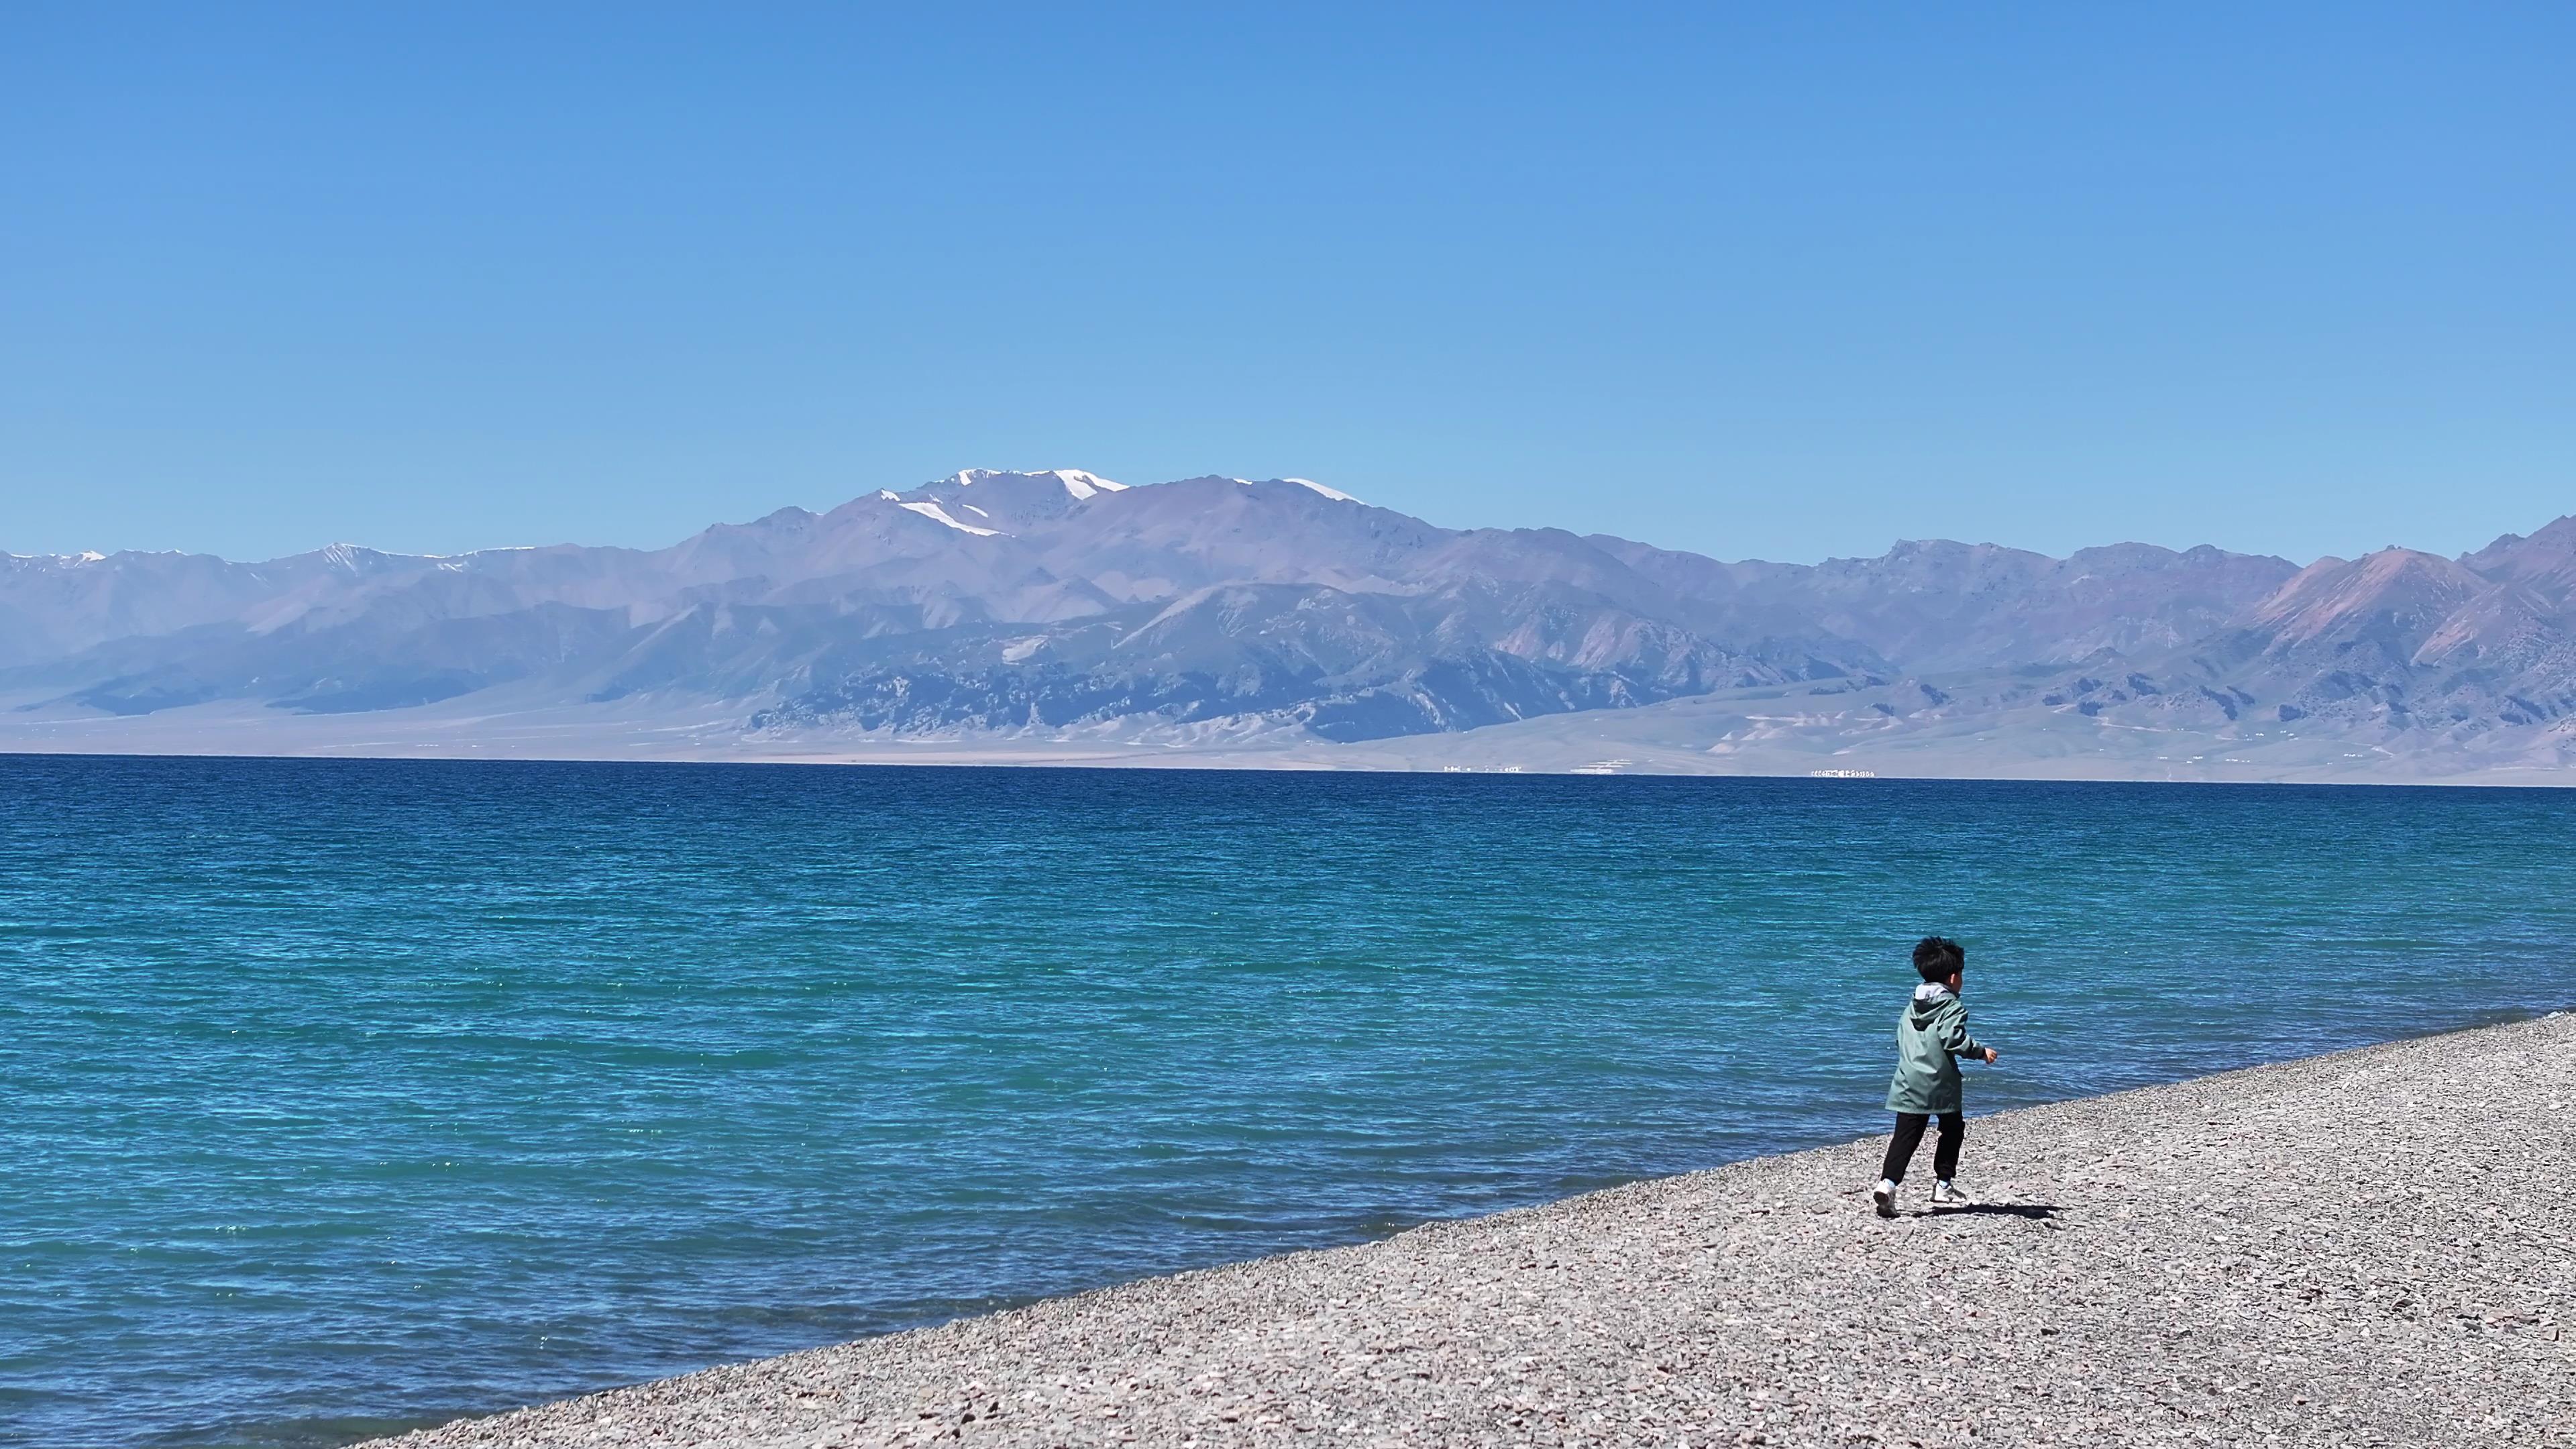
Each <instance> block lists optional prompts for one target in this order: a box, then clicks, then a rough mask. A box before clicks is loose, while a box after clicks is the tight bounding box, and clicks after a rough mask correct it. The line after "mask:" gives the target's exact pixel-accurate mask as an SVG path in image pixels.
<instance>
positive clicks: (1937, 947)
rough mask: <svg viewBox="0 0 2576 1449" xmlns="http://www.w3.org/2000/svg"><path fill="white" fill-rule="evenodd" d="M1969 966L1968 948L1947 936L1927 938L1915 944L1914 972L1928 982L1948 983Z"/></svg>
mask: <svg viewBox="0 0 2576 1449" xmlns="http://www.w3.org/2000/svg"><path fill="white" fill-rule="evenodd" d="M1967 965H1968V948H1967V947H1965V946H1962V945H1960V944H1959V943H1958V942H1956V941H1953V940H1951V939H1950V938H1949V937H1947V936H1926V937H1924V938H1923V939H1922V940H1920V941H1917V942H1915V943H1914V970H1915V973H1916V974H1917V975H1920V976H1921V977H1922V978H1923V979H1924V980H1926V981H1947V980H1949V979H1950V977H1951V976H1952V975H1953V974H1954V973H1956V972H1959V971H1962V970H1965V969H1966V968H1967Z"/></svg>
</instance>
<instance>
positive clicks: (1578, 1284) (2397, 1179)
mask: <svg viewBox="0 0 2576 1449" xmlns="http://www.w3.org/2000/svg"><path fill="white" fill-rule="evenodd" d="M2570 1093H2576V1015H2571V1014H2569V1013H2567V1012H2563V1011H2562V1012H2557V1013H2553V1014H2551V1015H2547V1016H2542V1017H2537V1018H2530V1019H2525V1020H2520V1021H2515V1022H2510V1023H2507V1024H2502V1025H2494V1026H2485V1027H2477V1028H2472V1029H2469V1030H2466V1031H2460V1032H2453V1033H2449V1034H2446V1035H2438V1036H2431V1037H2419V1038H2414V1039H2410V1040H2404V1041H2397V1042H2390V1043H2385V1044H2381V1045H2377V1046H2368V1047H2362V1048H2357V1049H2354V1050H2349V1051H2343V1052H2337V1053H2333V1054H2329V1055H2325V1056H2318V1057H2308V1058H2303V1059H2298V1060H2293V1061H2286V1062H2277V1063H2271V1064H2267V1065H2263V1066H2256V1067H2249V1068H2245V1069H2242V1070H2238V1071H2232V1072H2224V1073H2219V1074H2216V1075H2213V1076H2207V1077H2200V1078H2195V1079H2191V1080H2187V1081H2183V1082H2178V1083H2173V1084H2169V1085H2164V1086H2156V1087H2147V1088H2142V1089H2138V1090H2134V1091H2128V1092H2121V1093H2116V1094H2113V1095H2109V1096H2102V1097H2091V1098H2083V1099H2078V1100H2075V1101H2069V1102H2061V1103H2055V1104H2051V1105H2048V1106H2042V1107H2033V1108H2027V1109H2022V1110H2017V1111H2012V1112H2005V1113H1999V1114H1995V1115H1992V1116H1988V1117H1981V1118H1978V1119H1976V1121H1975V1122H1974V1123H1973V1124H1972V1127H1971V1132H1970V1147H1969V1156H1968V1159H1967V1169H1968V1170H1967V1171H1966V1172H1964V1173H1963V1178H1964V1179H1965V1180H1966V1181H1968V1182H1969V1183H1971V1184H1972V1185H1973V1186H1974V1187H1975V1188H1976V1189H1978V1193H1979V1196H1980V1197H1981V1198H1982V1199H1983V1205H1982V1207H1981V1208H1980V1209H1979V1210H1978V1211H1975V1212H1971V1213H1944V1214H1930V1213H1928V1209H1927V1207H1926V1203H1925V1199H1924V1190H1925V1188H1926V1187H1927V1186H1928V1184H1926V1183H1923V1182H1920V1181H1917V1182H1912V1183H1909V1185H1908V1195H1907V1198H1906V1200H1905V1203H1904V1206H1905V1209H1906V1214H1905V1215H1904V1216H1901V1217H1900V1218H1899V1219H1898V1220H1897V1221H1895V1222H1893V1223H1885V1222H1880V1221H1878V1220H1877V1219H1876V1218H1874V1217H1873V1216H1871V1215H1870V1213H1869V1211H1868V1208H1867V1204H1866V1199H1865V1196H1864V1189H1865V1187H1866V1184H1867V1183H1868V1181H1869V1180H1870V1179H1871V1178H1872V1177H1873V1176H1874V1175H1875V1171H1874V1165H1875V1160H1876V1152H1877V1148H1878V1144H1879V1143H1880V1142H1881V1141H1883V1140H1884V1139H1863V1140H1861V1141H1858V1142H1852V1143H1846V1144H1842V1145H1838V1146H1832V1147H1824V1148H1818V1149H1813V1150H1810V1151H1805V1152H1797V1153H1791V1154H1787V1155H1783V1156H1775V1157H1763V1158H1755V1159H1751V1160H1748V1161H1744V1162H1739V1163H1734V1164H1731V1165H1728V1166H1725V1167H1720V1168H1717V1169H1714V1170H1711V1171H1707V1172H1701V1173H1694V1174H1690V1175H1687V1176H1682V1177H1674V1178H1663V1179H1655V1180H1649V1181H1644V1182H1638V1183H1633V1184H1630V1185H1628V1186H1625V1187H1620V1188H1614V1189H1610V1190H1607V1191H1603V1192H1597V1193H1591V1194H1586V1195H1584V1196H1580V1197H1575V1198H1569V1199H1565V1200H1563V1201H1560V1202H1556V1203H1552V1204H1548V1205H1546V1206H1542V1207H1536V1208H1528V1209H1522V1210H1519V1211H1514V1212H1507V1213H1502V1214H1498V1215H1495V1216H1491V1217H1484V1218H1471V1219H1463V1220H1456V1221H1448V1222H1439V1223H1433V1224H1429V1225H1427V1226H1424V1227H1421V1228H1417V1229H1414V1230H1411V1231H1408V1232H1405V1233H1401V1234H1398V1235H1396V1236H1395V1237H1392V1238H1389V1239H1384V1240H1381V1241H1377V1242H1371V1243H1365V1244H1360V1245H1357V1246H1353V1247H1346V1248H1337V1249H1330V1250H1325V1251H1320V1252H1306V1253H1292V1254H1287V1255H1283V1256H1279V1257H1273V1258H1264V1259H1258V1260H1254V1261H1252V1262H1247V1263H1238V1264H1234V1265H1230V1266H1227V1267H1222V1268H1214V1269H1208V1270H1204V1271H1200V1272H1193V1273H1184V1274H1180V1275H1177V1276H1174V1277H1168V1278H1153V1279H1146V1280H1143V1281H1140V1282H1135V1283H1129V1284H1126V1285H1123V1286H1120V1287H1115V1288H1108V1289H1102V1290H1099V1291H1096V1292H1091V1293H1085V1294H1079V1295H1076V1296H1073V1297H1068V1298H1059V1299H1050V1300H1046V1301H1043V1302H1040V1303H1037V1304H1033V1305H1031V1306H1029V1307H1026V1308H1020V1309H1014V1310H1010V1311H1007V1312H1003V1313H997V1314H992V1315H987V1316H983V1317H978V1318H970V1319H965V1320H961V1321H958V1322H954V1323H950V1324H947V1325H943V1326H940V1327H936V1328H928V1329H921V1330H916V1331H913V1332H908V1333H899V1334H893V1335H888V1336H885V1337H881V1338H873V1339H864V1340H859V1341H857V1342H853V1343H848V1344H842V1345H839V1346H836V1347H830V1348H822V1349H815V1350H811V1351H808V1352H804V1353H797V1354H790V1355H787V1356H785V1357H782V1358H775V1359H766V1360H761V1361H758V1362H754V1363H748V1364H738V1365H731V1366H727V1367H723V1368H716V1369H710V1370H707V1371H704V1372H701V1373H696V1374H691V1375H687V1376H685V1377H681V1378H675V1379H667V1380H661V1381H658V1382H655V1383H649V1384H642V1385H637V1386H635V1387H632V1388H626V1389H619V1390H615V1391H612V1392H609V1393H604V1394H596V1395H591V1396H589V1397H585V1398H579V1399H572V1400H566V1401H563V1402H559V1403H554V1404H549V1405H544V1406H540V1407H537V1408H533V1409H527V1410H521V1411H517V1412H513V1413H508V1414H502V1415H498V1416H494V1417H491V1418H484V1419H469V1420H459V1421H457V1422H455V1423H451V1424H448V1425H445V1426H442V1427H439V1428H436V1429H428V1430H422V1431H418V1432H415V1433H413V1434H409V1435H405V1436H402V1437H400V1438H398V1439H392V1440H382V1441H374V1442H377V1443H380V1444H400V1445H402V1446H405V1449H467V1446H499V1445H505V1444H507V1445H529V1446H553V1445H574V1444H581V1445H597V1444H609V1445H620V1444H646V1443H650V1444H657V1445H674V1444H726V1445H787V1444H798V1445H810V1444H828V1445H849V1446H857V1445H895V1444H916V1443H926V1442H930V1441H931V1440H933V1439H934V1438H950V1439H952V1441H953V1442H965V1443H988V1444H1010V1445H1040V1444H1112V1443H1128V1442H1138V1443H1179V1442H1183V1441H1184V1440H1185V1439H1189V1438H1195V1439H1196V1440H1198V1441H1199V1442H1202V1443H1227V1444H1235V1443H1244V1444H1250V1443H1285V1442H1292V1441H1294V1440H1296V1439H1297V1436H1299V1435H1303V1434H1308V1433H1313V1434H1316V1435H1318V1436H1320V1437H1319V1438H1316V1439H1307V1440H1303V1441H1302V1442H1352V1441H1356V1442H1372V1443H1374V1442H1387V1443H1395V1442H1402V1443H1408V1444H1422V1443H1436V1444H1445V1443H1484V1442H1496V1441H1505V1442H1520V1441H1527V1442H1546V1443H1554V1442H1567V1441H1570V1440H1573V1439H1578V1438H1607V1439H1610V1440H1615V1441H1625V1442H1639V1441H1647V1442H1664V1441H1667V1440H1671V1439H1674V1438H1676V1437H1686V1438H1688V1440H1689V1442H1692V1443H1694V1444H1696V1443H1700V1442H1703V1436H1709V1439H1710V1440H1711V1441H1715V1442H1810V1441H1818V1442H1824V1441H1833V1442H1840V1441H1842V1440H1844V1439H1847V1438H1852V1437H1859V1436H1877V1437H1879V1438H1881V1439H1893V1440H1895V1441H1897V1442H1903V1441H1904V1440H1906V1439H1909V1438H1918V1437H1919V1438H1926V1439H1932V1438H1942V1439H1946V1438H1949V1437H1954V1436H1955V1435H1957V1434H1959V1433H1961V1432H1964V1431H1965V1430H1966V1427H1967V1426H1968V1425H1971V1424H1973V1425H1976V1426H1978V1428H1977V1430H1976V1432H1977V1433H1979V1434H1980V1435H1981V1436H1985V1437H1996V1436H2000V1437H2003V1438H2007V1439H2016V1438H2021V1439H2040V1438H2048V1439H2052V1440H2060V1439H2062V1440H2064V1441H2065V1442H2071V1443H2075V1442H2081V1443H2100V1442H2131V1441H2135V1440H2138V1439H2144V1438H2161V1437H2164V1436H2166V1435H2169V1434H2179V1435H2183V1436H2185V1437H2188V1436H2190V1435H2191V1434H2193V1433H2194V1432H2195V1431H2197V1430H2201V1429H2215V1430H2219V1431H2223V1432H2224V1433H2225V1434H2226V1435H2228V1436H2230V1437H2234V1436H2245V1437H2254V1438H2259V1437H2264V1436H2273V1437H2277V1438H2279V1439H2283V1440H2287V1441H2292V1442H2333V1443H2388V1444H2400V1443H2403V1444H2422V1443H2444V1444H2451V1443H2457V1444H2490V1443H2499V1442H2543V1441H2544V1440H2545V1439H2546V1437H2547V1435H2548V1434H2550V1433H2552V1432H2556V1431H2558V1430H2563V1428H2564V1425H2565V1423H2566V1422H2567V1416H2568V1415H2569V1414H2570V1413H2576V1325H2570V1324H2566V1323H2564V1322H2562V1321H2561V1319H2562V1316H2563V1314H2564V1312H2565V1307H2566V1304H2567V1303H2568V1302H2569V1301H2571V1294H2576V1264H2571V1263H2570V1262H2569V1261H2568V1260H2567V1258H2566V1257H2565V1255H2564V1254H2563V1253H2558V1252H2555V1251H2554V1250H2553V1249H2551V1248H2550V1247H2548V1246H2547V1245H2549V1244H2553V1243H2564V1242H2565V1241H2566V1240H2567V1238H2568V1236H2569V1235H2570V1233H2571V1232H2576V1204H2571V1202H2570V1200H2569V1196H2568V1194H2567V1192H2566V1191H2565V1182H2564V1180H2563V1176H2562V1174H2563V1170H2564V1103H2565V1101H2566V1099H2567V1097H2568V1096H2569V1094H2570ZM2358 1124H2367V1130H2366V1131H2360V1130H2356V1129H2357V1126H2358ZM2472 1230H2473V1234H2474V1235H2472ZM2552 1426H2556V1428H2555V1429H2553V1427H2552ZM1751 1435H1761V1436H1764V1437H1763V1438H1762V1439H1748V1438H1747V1437H1746V1436H1751Z"/></svg>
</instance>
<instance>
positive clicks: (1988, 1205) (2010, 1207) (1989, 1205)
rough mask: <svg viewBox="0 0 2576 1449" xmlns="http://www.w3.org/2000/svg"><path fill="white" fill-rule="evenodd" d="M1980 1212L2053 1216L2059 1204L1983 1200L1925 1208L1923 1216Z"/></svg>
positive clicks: (1952, 1215)
mask: <svg viewBox="0 0 2576 1449" xmlns="http://www.w3.org/2000/svg"><path fill="white" fill-rule="evenodd" d="M1980 1213H1982V1214H1984V1215H1986V1216H1988V1217H2001V1218H2053V1217H2055V1216H2057V1204H2055V1203H2053V1202H1981V1203H1972V1204H1970V1205H1968V1206H1967V1207H1935V1208H1925V1209H1924V1210H1923V1216H1925V1217H1927V1218H1964V1217H1969V1216H1973V1215H1976V1214H1980Z"/></svg>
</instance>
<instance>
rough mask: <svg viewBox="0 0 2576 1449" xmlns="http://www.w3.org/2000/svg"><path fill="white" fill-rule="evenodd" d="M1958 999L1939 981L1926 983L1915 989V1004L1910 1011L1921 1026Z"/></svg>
mask: <svg viewBox="0 0 2576 1449" xmlns="http://www.w3.org/2000/svg"><path fill="white" fill-rule="evenodd" d="M1958 999H1959V998H1958V997H1956V996H1953V995H1952V994H1950V988H1949V987H1947V986H1944V985H1942V984H1941V983H1940V982H1938V981H1926V982H1924V983H1923V984H1922V985H1920V986H1917V987H1915V988H1914V1004H1913V1006H1912V1007H1911V1008H1910V1009H1909V1010H1910V1014H1911V1015H1912V1016H1913V1018H1914V1020H1915V1021H1916V1022H1917V1023H1918V1024H1919V1023H1921V1022H1923V1021H1925V1020H1926V1019H1928V1018H1930V1017H1931V1016H1932V1015H1933V1014H1934V1013H1936V1012H1938V1011H1940V1009H1941V1008H1942V1007H1943V1006H1945V1005H1947V1004H1948V1003H1950V1002H1953V1001H1956V1000H1958Z"/></svg>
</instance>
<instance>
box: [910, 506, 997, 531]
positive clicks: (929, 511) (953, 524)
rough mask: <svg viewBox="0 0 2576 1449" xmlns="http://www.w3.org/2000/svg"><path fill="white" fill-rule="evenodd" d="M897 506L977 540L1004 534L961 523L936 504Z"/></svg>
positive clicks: (992, 529) (993, 529) (994, 529)
mask: <svg viewBox="0 0 2576 1449" xmlns="http://www.w3.org/2000/svg"><path fill="white" fill-rule="evenodd" d="M895 506H896V507H898V508H900V509H902V510H904V511H905V512H906V513H918V514H920V515H921V516H922V517H924V518H927V519H929V520H930V521H931V522H933V523H944V524H947V525H948V526H949V527H950V528H953V529H956V530H957V531H958V532H959V533H971V534H973V535H975V536H976V537H977V538H998V537H1000V536H1001V533H1002V531H1001V530H1000V529H998V528H977V527H976V526H975V525H973V524H971V523H960V522H958V521H957V520H956V519H954V518H951V517H950V516H949V514H948V510H947V509H945V508H942V507H940V506H939V505H938V504H936V503H898V504H896V505H895Z"/></svg>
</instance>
